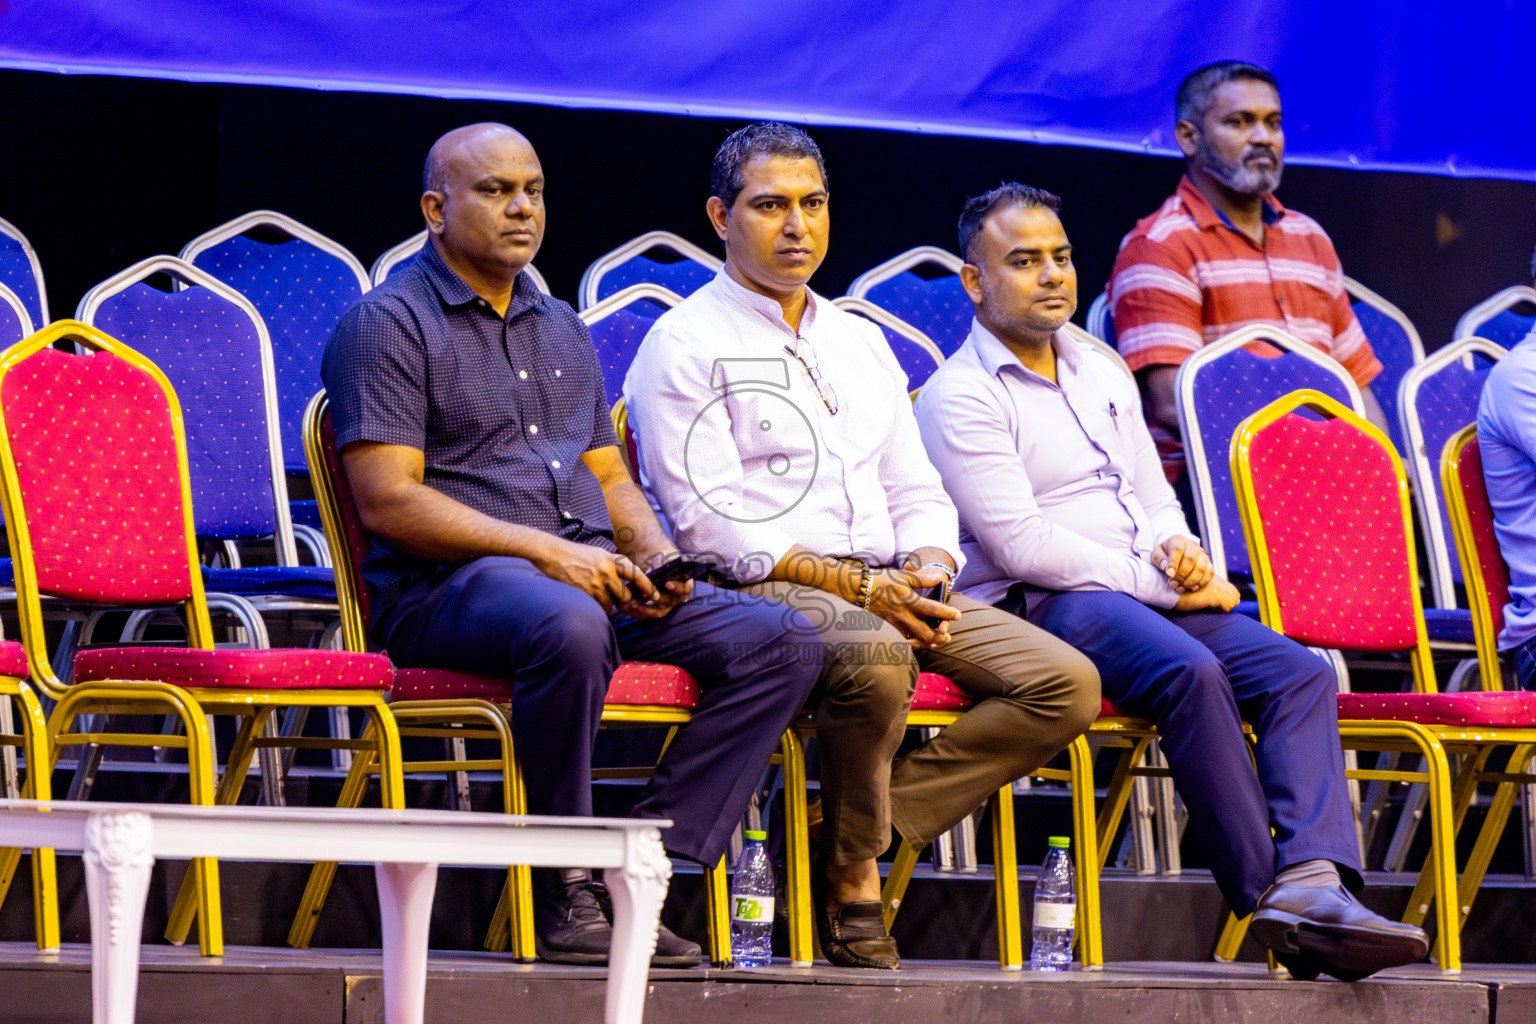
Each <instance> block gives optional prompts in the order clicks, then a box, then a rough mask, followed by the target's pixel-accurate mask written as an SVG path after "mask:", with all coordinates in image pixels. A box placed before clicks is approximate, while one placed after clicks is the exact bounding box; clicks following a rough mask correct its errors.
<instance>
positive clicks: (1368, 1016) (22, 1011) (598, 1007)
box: [0, 943, 1536, 1024]
mask: <svg viewBox="0 0 1536 1024" xmlns="http://www.w3.org/2000/svg"><path fill="white" fill-rule="evenodd" d="M603 984H604V974H603V972H602V971H601V970H594V969H590V968H570V967H558V966H552V965H545V964H514V963H511V962H509V961H508V960H507V959H506V957H505V956H501V955H494V954H477V953H434V954H433V955H432V958H431V967H430V974H429V977H428V982H427V1020H428V1022H430V1024H460V1022H464V1024H487V1022H491V1021H503V1020H525V1021H538V1022H540V1024H563V1022H567V1021H571V1022H576V1021H582V1022H585V1021H600V1020H601V1019H602V1004H603ZM765 1011H766V1012H771V1013H772V1015H773V1016H772V1020H773V1021H775V1024H797V1022H802V1021H803V1022H807V1024H868V1022H872V1021H878V1022H880V1024H908V1022H911V1024H919V1022H921V1024H936V1022H946V1021H949V1022H956V1024H961V1022H964V1024H972V1022H992V1021H995V1022H998V1024H1003V1022H1011V1021H1018V1022H1030V1024H1079V1022H1081V1024H1099V1022H1107V1021H1114V1022H1116V1024H1154V1022H1155V1024H1168V1022H1171V1021H1177V1022H1180V1024H1236V1022H1241V1024H1282V1022H1284V1024H1301V1022H1305V1024H1331V1022H1334V1021H1372V1022H1380V1024H1487V1022H1494V1021H1496V1022H1497V1024H1524V1022H1533V1021H1536V968H1527V967H1513V966H1503V965H1490V966H1486V967H1472V968H1469V969H1468V970H1467V971H1465V972H1464V973H1463V974H1461V975H1460V976H1459V977H1446V976H1443V975H1441V974H1439V973H1438V972H1437V971H1435V970H1434V969H1433V968H1432V967H1412V968H1401V969H1398V970H1394V971H1388V972H1385V973H1384V974H1383V975H1379V976H1377V977H1375V978H1372V979H1369V980H1367V981H1363V982H1358V983H1356V984H1352V985H1346V984H1343V983H1341V982H1334V981H1317V982H1298V981H1292V980H1288V979H1276V978H1273V977H1271V976H1270V975H1269V973H1268V972H1267V971H1266V970H1265V969H1264V967H1263V966H1262V965H1258V964H1217V963H1210V964H1199V963H1194V964H1191V963H1117V964H1112V965H1110V966H1109V967H1107V968H1106V969H1105V970H1103V971H1095V972H1081V971H1072V972H1070V973H1067V974H1037V973H1034V972H1030V971H1022V972H1019V971H1012V972H1004V971H1000V970H998V969H997V968H996V967H994V966H992V965H990V964H984V963H979V962H974V961H972V962H954V961H948V962H939V961H913V962H909V963H908V964H907V966H906V967H905V968H904V969H903V970H901V971H892V972H873V971H855V970H847V969H842V968H836V967H830V966H826V965H820V966H816V967H810V968H799V969H796V968H790V967H788V966H785V967H766V968H756V969H751V970H729V971H721V970H711V969H706V968H695V969H693V970H686V971H675V970H674V971H660V970H658V971H653V972H652V974H651V987H650V992H649V995H648V997H647V1002H646V1019H647V1020H648V1021H651V1022H654V1024H662V1022H665V1024H739V1022H740V1021H742V1020H744V1019H748V1018H750V1017H753V1016H756V1017H757V1019H760V1020H767V1019H769V1018H767V1017H766V1016H764V1014H765ZM138 1019H139V1020H141V1021H145V1022H154V1024H182V1022H186V1024H194V1022H195V1024H208V1022H217V1024H247V1022H249V1024H274V1022H282V1024H365V1022H366V1024H372V1022H382V1021H383V1019H384V1018H383V1000H382V987H381V984H380V967H379V955H378V952H377V951H369V950H355V951H344V950H310V951H299V950H287V949H271V948H255V947H231V948H229V950H228V951H227V954H226V955H225V956H223V957H217V958H206V959H205V958H203V957H199V956H198V955H197V951H196V949H191V948H175V947H170V946H146V947H145V948H144V951H143V958H142V961H141V973H140V980H139V1012H138ZM0 1021H4V1022H6V1024H33V1022H36V1024H75V1022H80V1024H86V1022H89V1021H90V948H89V947H88V946H83V945H69V946H66V947H65V948H64V949H63V951H62V952H60V953H59V954H57V955H44V954H40V953H38V952H37V951H36V950H35V949H34V948H31V947H30V946H28V945H26V944H23V943H0Z"/></svg>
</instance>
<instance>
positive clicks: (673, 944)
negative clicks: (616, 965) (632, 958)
mask: <svg viewBox="0 0 1536 1024" xmlns="http://www.w3.org/2000/svg"><path fill="white" fill-rule="evenodd" d="M592 890H593V892H594V893H595V894H596V895H597V903H598V906H600V907H602V908H603V914H604V916H606V917H607V918H608V920H610V921H612V920H613V897H612V896H610V895H609V894H608V887H607V886H606V885H604V884H603V883H602V882H593V883H592ZM703 955H704V951H703V950H702V949H700V948H699V944H698V943H697V942H689V941H688V940H687V939H685V938H683V937H682V936H680V935H678V934H677V933H676V932H674V931H673V930H672V929H670V928H668V927H667V926H666V925H664V924H660V923H659V922H658V924H657V929H656V952H655V953H653V954H651V966H652V967H697V966H699V960H700V958H701V957H703Z"/></svg>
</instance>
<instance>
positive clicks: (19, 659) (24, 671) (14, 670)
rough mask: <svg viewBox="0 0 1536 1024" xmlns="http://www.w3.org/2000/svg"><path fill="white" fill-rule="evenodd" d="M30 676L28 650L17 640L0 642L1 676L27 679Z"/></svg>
mask: <svg viewBox="0 0 1536 1024" xmlns="http://www.w3.org/2000/svg"><path fill="white" fill-rule="evenodd" d="M29 674H30V672H29V670H28V665H27V649H26V648H25V647H23V646H21V644H19V643H17V642H16V641H15V640H0V676H13V677H14V678H16V679H25V678H27V676H28V675H29Z"/></svg>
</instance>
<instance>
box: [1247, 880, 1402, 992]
mask: <svg viewBox="0 0 1536 1024" xmlns="http://www.w3.org/2000/svg"><path fill="white" fill-rule="evenodd" d="M1248 931H1249V933H1250V934H1251V935H1252V936H1253V937H1254V939H1255V940H1257V941H1258V943H1259V944H1260V945H1262V946H1264V947H1266V948H1268V949H1271V950H1273V951H1274V952H1275V956H1276V959H1278V960H1280V962H1281V963H1283V964H1285V965H1286V968H1287V969H1288V970H1290V971H1291V973H1292V975H1293V976H1296V977H1305V976H1306V974H1305V972H1306V971H1308V970H1310V969H1311V968H1312V967H1313V966H1316V967H1317V968H1318V969H1319V970H1321V971H1322V973H1324V974H1331V975H1333V976H1334V977H1335V978H1338V979H1340V980H1341V981H1359V980H1360V979H1361V978H1364V977H1366V976H1368V975H1371V974H1374V973H1376V972H1377V971H1380V970H1383V969H1385V968H1388V967H1401V966H1403V965H1405V964H1412V963H1417V962H1419V961H1420V960H1423V959H1424V958H1425V957H1426V956H1428V955H1429V936H1427V935H1425V934H1424V929H1422V928H1416V927H1414V926H1413V925H1411V924H1402V923H1401V922H1398V921H1389V920H1387V919H1386V918H1384V917H1382V916H1381V915H1380V914H1376V913H1373V912H1371V911H1370V910H1367V909H1366V908H1365V907H1364V906H1362V905H1361V904H1360V902H1359V901H1358V900H1356V899H1355V898H1354V897H1353V896H1351V895H1350V894H1349V891H1348V890H1346V889H1345V888H1344V887H1343V886H1310V885H1272V886H1270V887H1269V891H1268V892H1266V893H1265V894H1264V896H1263V897H1262V898H1261V899H1260V900H1259V907H1258V909H1257V910H1255V911H1254V912H1253V920H1252V922H1251V923H1250V924H1249V926H1248ZM1292 963H1295V964H1296V968H1293V967H1292ZM1297 968H1300V972H1301V973H1298V970H1297ZM1315 976H1316V975H1315V974H1313V977H1315Z"/></svg>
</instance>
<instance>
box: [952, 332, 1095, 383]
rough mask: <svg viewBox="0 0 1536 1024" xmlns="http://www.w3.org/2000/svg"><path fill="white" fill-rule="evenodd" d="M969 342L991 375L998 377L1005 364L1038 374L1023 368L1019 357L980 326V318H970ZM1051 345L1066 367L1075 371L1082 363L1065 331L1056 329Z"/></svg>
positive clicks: (1032, 374) (1079, 354)
mask: <svg viewBox="0 0 1536 1024" xmlns="http://www.w3.org/2000/svg"><path fill="white" fill-rule="evenodd" d="M971 344H973V345H974V346H976V358H977V359H979V360H981V365H982V367H983V368H985V369H986V371H987V373H988V374H989V375H991V376H993V377H1000V376H1001V375H1002V371H1003V368H1004V367H1007V366H1013V367H1017V368H1018V369H1019V371H1020V372H1022V373H1025V374H1028V375H1029V376H1031V377H1035V376H1038V374H1035V373H1034V372H1033V371H1031V370H1027V369H1025V368H1024V364H1023V363H1021V362H1019V357H1018V356H1016V355H1014V354H1013V352H1012V350H1010V349H1009V348H1008V346H1007V345H1004V344H1003V343H1002V342H1001V341H1000V340H999V339H998V337H997V335H995V334H993V333H992V332H991V331H989V330H987V329H986V328H985V327H983V326H981V321H980V320H976V319H972V320H971ZM1051 347H1052V348H1053V349H1055V350H1056V358H1057V359H1058V360H1060V361H1061V362H1063V363H1066V364H1067V366H1068V368H1070V369H1071V370H1072V372H1073V373H1076V372H1077V370H1078V369H1079V367H1080V366H1081V365H1082V353H1080V352H1079V351H1078V350H1077V345H1076V343H1075V342H1073V341H1072V339H1071V338H1070V337H1068V336H1067V335H1066V333H1065V332H1063V331H1057V332H1056V334H1055V335H1054V336H1053V337H1052V338H1051ZM1058 377H1059V375H1058ZM1042 379H1044V378H1042Z"/></svg>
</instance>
